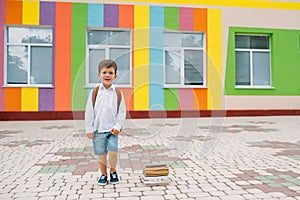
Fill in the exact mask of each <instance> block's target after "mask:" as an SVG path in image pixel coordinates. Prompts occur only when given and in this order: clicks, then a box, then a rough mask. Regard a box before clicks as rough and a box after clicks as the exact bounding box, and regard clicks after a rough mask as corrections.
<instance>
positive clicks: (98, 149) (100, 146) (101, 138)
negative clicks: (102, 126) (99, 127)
mask: <svg viewBox="0 0 300 200" xmlns="http://www.w3.org/2000/svg"><path fill="white" fill-rule="evenodd" d="M109 133H110V132H104V133H98V131H95V132H94V137H93V147H94V153H95V155H104V154H107V152H108V151H116V152H118V138H119V137H118V136H114V135H111V136H110V137H109V138H107V137H106V136H107V135H108V134H109Z"/></svg>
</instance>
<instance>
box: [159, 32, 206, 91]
mask: <svg viewBox="0 0 300 200" xmlns="http://www.w3.org/2000/svg"><path fill="white" fill-rule="evenodd" d="M204 41H205V38H204V33H178V32H176V33H175V32H165V33H164V65H165V71H164V73H165V74H164V80H165V83H164V84H165V87H191V86H192V87H205V85H206V79H205V77H206V75H205V74H206V67H205V66H206V64H205V63H206V56H205V45H204Z"/></svg>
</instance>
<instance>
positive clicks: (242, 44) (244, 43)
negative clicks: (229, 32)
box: [235, 35, 250, 49]
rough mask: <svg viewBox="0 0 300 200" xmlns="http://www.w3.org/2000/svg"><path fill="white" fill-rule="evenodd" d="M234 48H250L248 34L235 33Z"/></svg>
mask: <svg viewBox="0 0 300 200" xmlns="http://www.w3.org/2000/svg"><path fill="white" fill-rule="evenodd" d="M235 48H245V49H249V48H250V36H247V35H236V36H235Z"/></svg>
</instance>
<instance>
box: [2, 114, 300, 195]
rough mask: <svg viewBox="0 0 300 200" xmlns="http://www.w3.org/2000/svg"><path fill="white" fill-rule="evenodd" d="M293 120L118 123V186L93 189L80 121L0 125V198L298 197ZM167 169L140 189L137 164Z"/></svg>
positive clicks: (298, 142)
mask: <svg viewBox="0 0 300 200" xmlns="http://www.w3.org/2000/svg"><path fill="white" fill-rule="evenodd" d="M299 130H300V117H299V116H277V117H235V118H199V119H196V118H183V119H135V120H126V123H125V125H124V128H123V132H122V135H121V136H120V141H119V142H120V144H119V148H120V149H119V164H118V172H119V176H120V183H119V184H118V185H115V186H113V185H106V186H98V185H97V184H96V179H97V172H96V171H97V162H96V159H95V157H94V155H93V153H92V150H91V149H92V147H91V142H90V141H89V140H88V139H87V138H86V137H85V133H84V125H83V121H9V122H4V121H2V122H0V152H1V153H0V158H1V160H0V161H1V162H0V169H1V172H0V174H1V176H0V199H30V200H34V199H39V200H42V199H47V200H49V199H115V200H123V199H130V200H134V199H137V200H146V199H151V200H153V199H155V200H156V199H164V200H165V199H201V200H202V199H208V200H213V199H222V200H223V199H225V200H226V199H230V200H232V199H237V200H238V199H280V200H288V199H300V167H299V166H300V132H299ZM148 163H166V164H169V166H170V175H169V177H170V180H171V181H170V184H168V185H167V186H145V185H144V184H143V183H142V182H141V177H140V176H141V173H142V167H143V165H144V164H148Z"/></svg>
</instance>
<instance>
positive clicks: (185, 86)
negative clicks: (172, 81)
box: [163, 85, 207, 89]
mask: <svg viewBox="0 0 300 200" xmlns="http://www.w3.org/2000/svg"><path fill="white" fill-rule="evenodd" d="M163 88H164V89H168V88H170V89H176V88H177V89H199V88H200V89H207V86H205V85H199V86H196V85H164V86H163Z"/></svg>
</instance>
